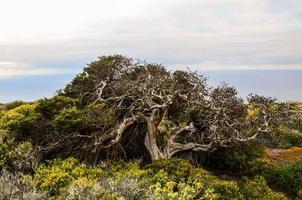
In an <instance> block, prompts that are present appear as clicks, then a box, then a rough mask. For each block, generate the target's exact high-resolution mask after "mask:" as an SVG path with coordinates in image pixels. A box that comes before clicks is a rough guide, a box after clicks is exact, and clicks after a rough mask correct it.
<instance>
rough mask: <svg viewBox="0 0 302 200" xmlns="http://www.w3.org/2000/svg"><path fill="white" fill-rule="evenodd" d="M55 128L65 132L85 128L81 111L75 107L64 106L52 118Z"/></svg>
mask: <svg viewBox="0 0 302 200" xmlns="http://www.w3.org/2000/svg"><path fill="white" fill-rule="evenodd" d="M54 124H55V125H56V127H57V128H59V129H60V130H62V131H65V132H74V131H81V130H82V129H84V128H86V124H85V123H84V121H83V111H81V110H79V109H78V108H76V107H72V108H64V109H63V110H62V111H61V112H60V114H58V115H57V116H56V117H55V119H54Z"/></svg>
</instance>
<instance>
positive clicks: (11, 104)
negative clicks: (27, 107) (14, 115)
mask: <svg viewBox="0 0 302 200" xmlns="http://www.w3.org/2000/svg"><path fill="white" fill-rule="evenodd" d="M22 104H25V102H23V101H18V100H16V101H12V102H9V103H7V104H5V105H4V107H5V110H11V109H14V108H17V107H18V106H21V105H22Z"/></svg>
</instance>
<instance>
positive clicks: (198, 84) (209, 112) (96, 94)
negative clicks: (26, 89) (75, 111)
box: [64, 55, 290, 160]
mask: <svg viewBox="0 0 302 200" xmlns="http://www.w3.org/2000/svg"><path fill="white" fill-rule="evenodd" d="M83 80H85V81H83ZM86 86H87V89H85V88H86ZM64 92H65V95H67V96H71V97H77V98H80V99H81V100H82V102H83V105H95V104H99V103H105V104H106V105H107V106H108V107H110V108H111V109H113V110H114V112H115V114H116V117H117V119H116V123H115V124H114V125H112V126H111V127H110V128H109V129H108V130H107V131H105V132H102V133H101V134H98V135H95V137H94V146H95V148H99V149H108V148H114V147H115V146H120V145H119V144H121V142H122V141H123V138H125V137H131V136H129V134H128V132H129V130H130V129H131V127H138V128H136V129H135V131H136V132H137V134H138V135H140V137H144V146H145V147H146V149H147V151H148V153H149V155H150V157H151V159H152V160H157V159H160V158H170V157H172V156H174V155H175V154H177V153H179V152H182V151H196V152H200V151H201V152H209V151H214V150H216V149H217V148H220V147H229V146H232V145H234V144H238V143H246V142H249V141H252V140H257V139H259V135H263V134H267V135H269V134H272V133H274V132H275V130H276V129H277V128H278V126H279V123H283V122H284V119H285V118H286V117H288V115H289V114H290V112H289V111H288V109H287V107H286V105H285V104H278V103H276V100H275V99H272V98H266V97H262V96H256V95H252V96H250V98H249V99H248V100H249V104H245V103H244V101H243V100H242V99H241V98H239V97H238V96H237V91H236V90H235V89H234V88H233V87H230V86H228V85H226V84H222V85H221V86H219V87H217V88H210V87H208V86H207V81H206V78H205V77H204V76H203V75H200V74H198V73H197V72H191V71H174V72H170V71H167V70H166V69H165V68H164V67H163V66H162V65H159V64H149V63H145V62H134V61H133V60H132V59H129V58H126V57H123V56H119V55H118V56H108V57H101V58H100V59H99V60H98V61H95V62H92V63H91V64H90V65H89V66H88V67H86V68H85V69H84V72H83V73H81V74H80V75H78V76H77V77H76V78H75V79H74V80H73V81H72V83H71V84H69V85H68V86H67V87H66V88H65V90H64ZM251 112H253V114H252V115H251ZM131 130H132V129H131ZM132 131H134V130H132ZM260 138H261V137H260Z"/></svg>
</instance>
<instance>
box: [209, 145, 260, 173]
mask: <svg viewBox="0 0 302 200" xmlns="http://www.w3.org/2000/svg"><path fill="white" fill-rule="evenodd" d="M262 153H263V146H260V145H259V144H248V145H241V146H235V147H233V148H223V149H220V150H218V151H215V152H213V153H211V154H210V155H209V156H208V157H207V162H208V163H209V164H208V165H209V166H211V167H213V168H216V169H219V170H228V171H232V172H235V173H239V174H240V173H244V172H245V171H246V169H249V168H250V167H251V165H253V163H254V162H255V160H256V159H258V158H259V157H261V155H262Z"/></svg>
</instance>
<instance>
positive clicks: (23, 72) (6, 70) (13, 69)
mask: <svg viewBox="0 0 302 200" xmlns="http://www.w3.org/2000/svg"><path fill="white" fill-rule="evenodd" d="M70 73H72V72H71V71H70V70H67V69H60V68H38V67H35V66H31V65H30V64H28V63H17V62H0V79H7V78H14V77H17V76H37V75H55V74H70Z"/></svg>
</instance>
